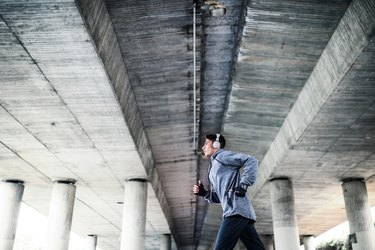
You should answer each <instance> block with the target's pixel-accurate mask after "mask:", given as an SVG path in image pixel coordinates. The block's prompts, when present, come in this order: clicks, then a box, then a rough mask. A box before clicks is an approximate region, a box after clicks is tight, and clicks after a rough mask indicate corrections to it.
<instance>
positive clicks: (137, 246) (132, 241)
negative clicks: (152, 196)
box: [121, 178, 147, 250]
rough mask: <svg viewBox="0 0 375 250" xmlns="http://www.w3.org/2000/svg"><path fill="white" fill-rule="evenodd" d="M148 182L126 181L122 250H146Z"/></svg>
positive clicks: (141, 180)
mask: <svg viewBox="0 0 375 250" xmlns="http://www.w3.org/2000/svg"><path fill="white" fill-rule="evenodd" d="M146 206H147V180H146V179H138V178H137V179H129V180H126V181H125V195H124V210H123V215H122V232H121V250H144V248H145V231H146Z"/></svg>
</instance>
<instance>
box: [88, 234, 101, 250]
mask: <svg viewBox="0 0 375 250" xmlns="http://www.w3.org/2000/svg"><path fill="white" fill-rule="evenodd" d="M97 240H98V237H97V236H96V235H87V237H86V239H85V245H86V248H85V249H86V250H96V243H97Z"/></svg>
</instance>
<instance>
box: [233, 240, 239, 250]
mask: <svg viewBox="0 0 375 250" xmlns="http://www.w3.org/2000/svg"><path fill="white" fill-rule="evenodd" d="M233 250H241V245H240V241H238V242H237V244H236V245H235V246H234V248H233Z"/></svg>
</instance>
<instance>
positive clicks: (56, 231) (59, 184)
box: [45, 181, 76, 250]
mask: <svg viewBox="0 0 375 250" xmlns="http://www.w3.org/2000/svg"><path fill="white" fill-rule="evenodd" d="M74 183H75V182H74V181H56V182H55V184H54V187H53V191H52V198H51V204H50V208H49V215H48V231H47V244H46V248H45V249H46V250H68V247H69V238H70V229H71V226H72V217H73V207H74V198H75V193H76V186H75V185H74Z"/></svg>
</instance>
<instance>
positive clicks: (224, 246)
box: [215, 216, 249, 250]
mask: <svg viewBox="0 0 375 250" xmlns="http://www.w3.org/2000/svg"><path fill="white" fill-rule="evenodd" d="M248 223H249V220H248V219H246V218H243V217H239V216H235V217H227V218H224V219H223V222H222V223H221V226H220V228H219V232H218V234H217V238H216V242H215V250H231V249H233V248H234V247H235V245H236V243H237V241H238V239H239V238H240V235H241V232H242V231H243V230H245V228H246V227H247V225H248Z"/></svg>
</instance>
